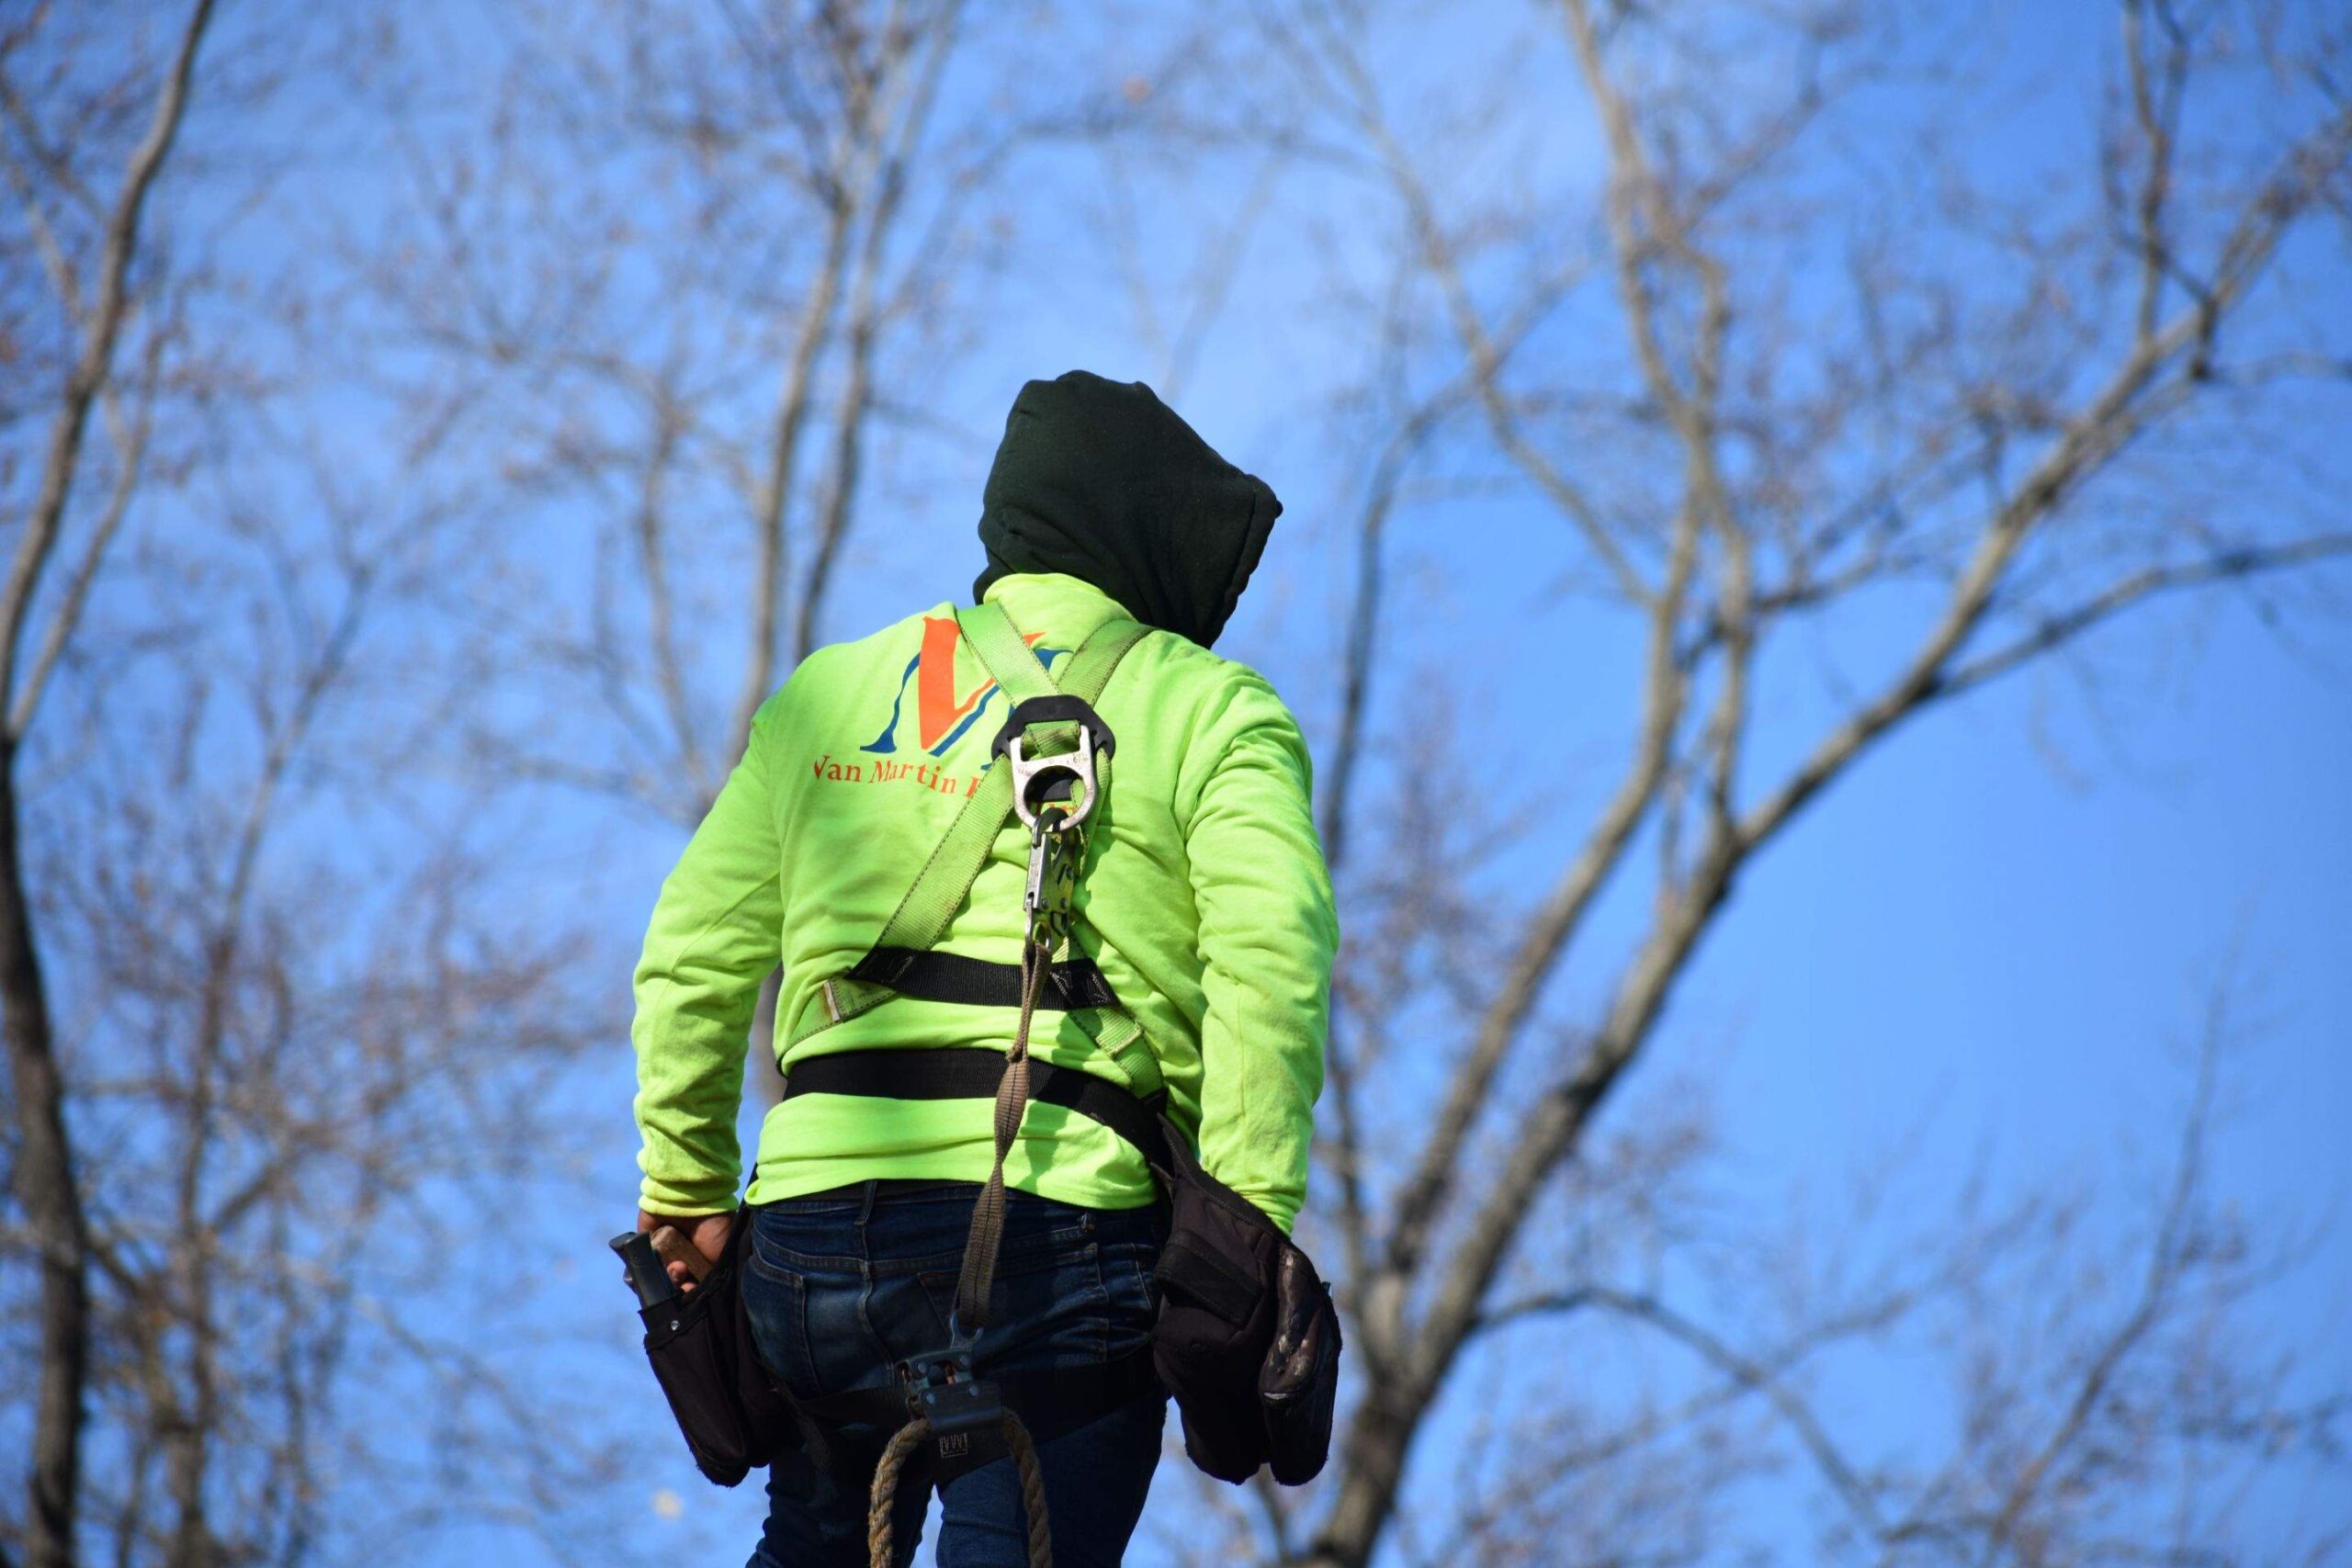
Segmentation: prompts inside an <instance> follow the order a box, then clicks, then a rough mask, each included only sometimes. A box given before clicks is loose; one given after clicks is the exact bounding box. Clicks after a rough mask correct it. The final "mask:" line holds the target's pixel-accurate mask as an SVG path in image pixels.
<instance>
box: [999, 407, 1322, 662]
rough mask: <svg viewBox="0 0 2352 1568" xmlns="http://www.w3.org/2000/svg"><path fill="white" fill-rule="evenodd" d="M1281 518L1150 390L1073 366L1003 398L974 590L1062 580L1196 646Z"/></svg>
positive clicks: (1219, 623)
mask: <svg viewBox="0 0 2352 1568" xmlns="http://www.w3.org/2000/svg"><path fill="white" fill-rule="evenodd" d="M1282 510H1283V503H1282V502H1279V501H1277V500H1275V499H1274V492H1273V491H1272V490H1271V489H1270V488H1268V486H1267V484H1266V482H1265V481H1264V480H1263V479H1259V478H1257V477H1256V476H1255V475H1253V474H1246V473H1243V472H1242V471H1241V470H1240V469H1239V468H1235V467H1234V466H1233V465H1232V464H1230V463H1228V462H1227V461H1226V460H1225V459H1224V458H1222V457H1218V456H1217V455H1216V451H1215V450H1214V449H1213V448H1212V447H1211V446H1209V444H1208V443H1207V442H1205V441H1204V440H1202V439H1201V438H1200V436H1198V435H1197V434H1194V433H1193V427H1192V426H1191V425H1189V424H1186V423H1184V422H1183V421H1182V420H1181V419H1179V418H1177V417H1176V413H1175V411H1174V410H1172V409H1170V408H1169V407H1168V405H1167V404H1165V403H1163V402H1161V401H1160V400H1159V398H1158V397H1156V396H1154V395H1153V393H1152V390H1151V389H1150V388H1149V387H1147V386H1145V385H1144V384H1143V383H1142V382H1140V381H1130V382H1121V381H1106V380H1104V379H1103V378H1102V377H1100V376H1095V375H1091V374H1089V373H1088V372H1086V371H1084V370H1072V371H1070V372H1069V374H1068V375H1065V376H1059V377H1057V378H1054V379H1053V380H1051V381H1032V382H1030V383H1029V384H1028V385H1027V386H1025V387H1023V388H1022V389H1021V395H1020V396H1019V397H1017V398H1015V399H1013V400H1012V412H1011V413H1010V414H1008V415H1007V416H1006V417H1005V422H1004V440H1003V442H1002V444H1001V445H1000V446H998V447H997V449H996V463H995V466H994V467H992V468H989V482H988V488H987V489H986V490H985V491H982V493H981V500H980V543H981V545H982V546H983V547H985V548H986V549H987V551H988V557H989V564H988V569H987V570H984V571H982V572H981V573H980V576H979V581H977V582H975V583H974V584H973V585H972V591H973V592H974V594H975V595H976V596H977V595H984V594H986V593H987V592H988V589H989V583H991V582H994V581H996V580H997V579H998V578H1000V577H1003V576H1006V575H1008V574H1009V573H1012V572H1017V571H1032V572H1048V571H1057V572H1065V573H1067V574H1069V576H1071V577H1075V578H1078V579H1080V580H1081V581H1086V582H1091V583H1092V584H1093V585H1094V586H1095V587H1097V588H1100V589H1101V590H1103V592H1105V593H1107V594H1109V595H1110V596H1111V597H1112V598H1114V599H1115V600H1117V601H1118V602H1119V604H1121V606H1123V607H1124V608H1125V610H1126V612H1127V614H1129V615H1133V616H1135V617H1136V619H1137V620H1139V621H1141V622H1143V623H1144V624H1145V625H1146V626H1158V627H1160V628H1162V629H1164V630H1167V631H1172V632H1178V633H1181V634H1182V635H1183V636H1185V637H1190V638H1192V639H1193V641H1194V642H1196V643H1199V644H1200V645H1201V646H1202V647H1203V648H1207V647H1209V646H1210V645H1212V644H1213V643H1215V642H1216V638H1217V634H1218V633H1219V632H1222V631H1223V630H1224V629H1225V623H1226V621H1227V619H1228V618H1229V617H1230V616H1231V615H1232V614H1233V607H1234V605H1235V604H1238V603H1239V601H1240V598H1241V590H1242V589H1243V587H1245V586H1246V585H1247V584H1248V583H1249V581H1250V572H1251V571H1253V570H1256V569H1257V565H1258V558H1259V557H1260V556H1261V555H1262V554H1263V553H1264V552H1265V548H1266V536H1267V535H1268V534H1269V533H1271V532H1272V529H1273V526H1274V519H1275V518H1277V517H1279V516H1281V515H1282Z"/></svg>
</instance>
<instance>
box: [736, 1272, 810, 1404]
mask: <svg viewBox="0 0 2352 1568" xmlns="http://www.w3.org/2000/svg"><path fill="white" fill-rule="evenodd" d="M745 1258H746V1262H747V1264H748V1267H747V1268H746V1269H744V1271H743V1275H742V1278H741V1282H740V1287H739V1288H740V1289H741V1291H742V1292H743V1312H744V1315H745V1316H746V1317H748V1318H749V1319H750V1320H751V1325H752V1344H753V1346H754V1347H755V1348H757V1349H758V1351H759V1356H760V1361H761V1363H762V1364H763V1365H764V1366H765V1367H766V1368H767V1370H768V1371H770V1372H772V1373H774V1374H775V1380H776V1381H777V1382H780V1383H782V1384H783V1385H784V1388H785V1392H786V1393H789V1394H791V1395H792V1396H793V1397H794V1398H795V1399H811V1398H814V1397H816V1394H817V1392H818V1391H817V1388H816V1382H815V1379H816V1371H815V1367H814V1364H813V1359H812V1358H811V1357H810V1355H809V1287H808V1282H807V1281H806V1280H803V1279H802V1278H801V1277H800V1276H799V1275H798V1274H797V1273H794V1272H792V1271H790V1270H788V1269H778V1268H776V1267H775V1266H774V1265H773V1264H772V1263H770V1262H769V1261H768V1260H767V1259H765V1258H762V1257H760V1256H759V1254H758V1253H757V1251H756V1250H752V1249H746V1253H745Z"/></svg>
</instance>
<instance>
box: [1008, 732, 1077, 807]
mask: <svg viewBox="0 0 2352 1568" xmlns="http://www.w3.org/2000/svg"><path fill="white" fill-rule="evenodd" d="M1021 739H1022V738H1021V737H1020V736H1019V735H1014V736H1013V737H1012V738H1011V739H1009V740H1008V741H1007V742H1006V743H1005V750H1004V760H1005V761H1007V762H1009V763H1011V764H1012V809H1013V813H1014V815H1016V816H1018V817H1019V818H1021V821H1022V825H1023V827H1025V828H1027V829H1029V830H1030V831H1031V832H1033V833H1035V832H1036V831H1037V830H1038V829H1039V828H1040V826H1041V824H1042V823H1043V821H1044V817H1045V810H1046V807H1048V806H1058V807H1061V810H1062V816H1063V818H1064V820H1063V822H1062V824H1061V827H1062V828H1063V829H1069V828H1075V827H1076V826H1078V824H1079V823H1080V822H1083V821H1084V820H1086V818H1088V816H1090V815H1091V813H1092V812H1093V810H1094V794H1095V791H1094V735H1093V732H1092V731H1091V730H1089V729H1086V728H1080V730H1079V732H1078V750H1075V751H1057V752H1055V753H1053V754H1052V755H1051V756H1047V757H1029V756H1024V755H1023V753H1022V749H1021Z"/></svg>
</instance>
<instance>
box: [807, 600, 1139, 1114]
mask: <svg viewBox="0 0 2352 1568" xmlns="http://www.w3.org/2000/svg"><path fill="white" fill-rule="evenodd" d="M956 622H957V624H958V625H959V626H961V627H962V630H963V636H964V640H965V641H966V642H967V643H968V644H969V645H970V646H971V649H972V652H973V654H974V655H975V656H977V657H978V660H979V661H980V664H981V667H982V668H984V669H985V670H987V671H988V672H989V675H990V676H991V677H992V678H993V679H994V680H995V682H996V683H997V685H998V686H999V687H1000V688H1001V690H1002V692H1003V694H1004V695H1005V696H1006V698H1007V699H1009V701H1011V702H1013V703H1019V702H1023V701H1025V700H1027V699H1028V698H1030V697H1039V696H1048V695H1051V694H1053V693H1054V692H1055V691H1056V690H1057V689H1058V690H1059V691H1060V692H1061V693H1063V694H1066V695H1069V696H1073V697H1078V698H1080V699H1081V700H1083V701H1085V702H1088V703H1091V702H1094V701H1095V700H1096V699H1097V698H1099V697H1101V696H1102V694H1103V687H1105V686H1107V685H1109V684H1110V682H1111V675H1112V672H1113V671H1115V670H1117V669H1118V667H1119V660H1122V659H1124V658H1125V657H1126V653H1127V650H1128V649H1131V648H1133V647H1134V646H1135V645H1136V643H1137V642H1139V641H1141V640H1142V638H1143V637H1144V635H1145V632H1146V630H1147V628H1146V627H1144V626H1138V625H1137V624H1136V623H1135V622H1133V621H1126V620H1112V621H1106V622H1104V623H1103V625H1102V626H1099V627H1097V628H1096V629H1095V632H1094V635H1093V636H1091V637H1088V638H1087V639H1086V641H1085V642H1084V643H1082V644H1081V645H1080V647H1079V649H1078V651H1077V652H1075V653H1073V654H1071V655H1070V658H1069V665H1068V666H1067V667H1066V668H1065V669H1064V671H1063V673H1062V678H1061V680H1060V681H1059V682H1056V681H1055V680H1054V679H1053V678H1052V677H1051V676H1050V675H1048V674H1047V673H1046V667H1045V665H1044V663H1043V662H1042V661H1041V660H1039V659H1038V658H1037V655H1036V653H1035V650H1034V649H1031V648H1030V646H1029V645H1028V643H1026V642H1025V641H1023V639H1022V636H1021V633H1020V631H1019V630H1018V629H1017V628H1016V627H1015V626H1013V624H1012V617H1010V616H1008V615H1006V614H1005V613H1004V611H1003V609H1002V607H1001V606H1000V605H996V604H980V605H978V606H976V607H974V608H972V609H968V610H958V611H957V612H956ZM1077 738H1078V731H1077V727H1076V726H1074V725H1054V726H1051V727H1049V728H1044V729H1041V730H1040V731H1039V733H1038V735H1037V736H1036V738H1035V739H1036V747H1037V750H1040V751H1052V750H1065V749H1067V748H1069V746H1071V745H1074V744H1075V743H1076V741H1077ZM1011 819H1012V770H1011V769H1010V768H1006V767H1002V766H995V767H991V768H989V771H988V772H987V773H985V774H983V775H982V776H981V779H980V787H979V789H978V792H977V793H975V794H973V795H970V796H969V797H968V798H967V799H966V800H965V802H964V807H963V809H962V810H960V811H958V812H957V813H956V820H955V821H954V822H952V823H950V824H949V825H948V828H947V836H946V837H945V838H944V839H942V840H940V841H939V847H938V848H936V849H934V850H933V851H932V852H931V858H930V859H929V860H927V861H925V862H924V863H923V868H922V871H921V872H919V873H918V874H916V876H915V879H914V882H913V884H912V885H911V886H909V887H908V889H907V891H906V895H905V897H902V898H900V899H899V907H898V908H897V909H896V910H895V911H893V912H892V914H891V916H890V919H889V922H888V924H887V925H885V926H884V927H883V928H882V936H881V938H880V940H879V941H877V942H876V943H875V944H874V945H875V948H876V950H879V949H883V948H898V949H903V950H907V951H910V952H916V953H922V952H927V951H928V950H930V949H931V948H932V947H933V946H935V945H936V944H937V943H938V942H939V939H940V938H941V937H942V936H944V934H946V931H947V927H948V923H949V922H950V921H952V920H953V919H955V918H956V911H957V910H958V909H961V908H963V907H964V900H965V899H967V898H968V897H971V894H972V884H973V883H975V882H977V881H978V880H979V875H980V873H981V871H982V870H983V869H985V868H986V867H987V865H988V863H989V855H990V854H991V853H993V852H994V851H995V848H996V840H997V835H998V834H999V833H1001V832H1002V831H1003V830H1004V826H1005V824H1006V823H1007V822H1008V821H1010V820H1011ZM895 994H896V993H894V992H893V991H892V990H891V989H890V987H888V986H883V985H876V984H874V983H872V982H870V981H866V980H862V979H859V978H857V977H856V972H855V971H854V970H853V971H852V972H851V973H850V974H848V975H843V976H836V977H834V978H833V979H831V980H828V981H826V982H825V983H824V984H823V986H822V987H820V991H819V995H818V998H817V1001H816V1002H815V1003H812V1004H811V1005H809V1006H808V1007H807V1008H805V1009H804V1010H802V1012H801V1016H800V1020H799V1021H798V1023H797V1024H796V1025H795V1026H794V1029H793V1032H792V1038H791V1040H790V1041H789V1042H788V1043H787V1045H786V1049H789V1048H790V1047H791V1046H793V1045H797V1044H799V1043H801V1042H802V1041H804V1040H806V1039H808V1038H809V1036H810V1035H812V1034H816V1033H818V1032H820V1031H822V1030H826V1029H830V1028H831V1027H832V1026H833V1025H834V1024H836V1023H840V1022H842V1021H846V1020H848V1019H853V1018H855V1017H856V1016H857V1015H858V1014H860V1013H862V1012H865V1011H867V1010H870V1009H872V1008H875V1007H876V1006H878V1005H880V1004H881V1003H883V1002H885V1001H888V1000H889V998H891V997H892V996H893V995H895ZM1118 1016H1119V1017H1122V1018H1124V1016H1125V1015H1124V1013H1123V1012H1122V1013H1120V1014H1119V1015H1118ZM1090 1024H1091V1026H1090ZM1080 1027H1081V1028H1082V1029H1084V1030H1085V1032H1087V1034H1088V1035H1089V1036H1090V1037H1091V1038H1093V1039H1094V1040H1095V1041H1096V1042H1097V1043H1098V1045H1100V1047H1101V1048H1102V1050H1103V1054H1104V1055H1106V1056H1107V1057H1109V1058H1111V1059H1112V1060H1113V1062H1114V1064H1115V1065H1116V1066H1118V1068H1119V1070H1120V1071H1121V1072H1122V1073H1123V1074H1130V1073H1132V1072H1133V1071H1134V1068H1135V1065H1136V1064H1135V1062H1134V1060H1133V1057H1134V1047H1135V1046H1136V1044H1137V1043H1140V1041H1141V1037H1142V1031H1141V1030H1140V1028H1138V1027H1137V1026H1136V1024H1135V1023H1134V1021H1133V1020H1132V1019H1127V1020H1126V1021H1125V1027H1124V1028H1123V1027H1121V1026H1120V1025H1119V1024H1118V1023H1117V1022H1115V1021H1112V1020H1111V1019H1110V1018H1107V1017H1106V1018H1105V1019H1103V1020H1102V1021H1088V1020H1081V1021H1080ZM1130 1087H1131V1088H1132V1087H1136V1086H1135V1085H1132V1084H1131V1085H1130Z"/></svg>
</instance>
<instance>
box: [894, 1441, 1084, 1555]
mask: <svg viewBox="0 0 2352 1568" xmlns="http://www.w3.org/2000/svg"><path fill="white" fill-rule="evenodd" d="M930 1436H931V1423H930V1422H928V1421H926V1420H924V1419H923V1418H922V1416H916V1417H915V1418H914V1419H913V1420H911V1421H910V1422H908V1423H907V1424H906V1425H905V1426H903V1427H899V1430H898V1432H897V1433H896V1434H895V1435H894V1436H893V1437H892V1438H890V1446H889V1447H888V1448H887V1449H884V1450H882V1462H881V1463H880V1464H877V1465H876V1466H875V1467H874V1491H873V1494H872V1496H871V1499H870V1501H869V1502H868V1503H867V1505H866V1509H865V1551H866V1561H867V1562H868V1564H869V1568H897V1564H898V1560H897V1557H896V1555H895V1553H894V1552H893V1551H892V1545H893V1543H892V1540H891V1535H892V1530H891V1528H890V1516H891V1515H892V1514H893V1513H895V1512H896V1511H897V1508H898V1503H899V1472H901V1471H903V1470H905V1469H906V1467H907V1461H908V1460H909V1459H910V1458H911V1457H912V1456H913V1454H914V1452H915V1450H917V1449H920V1448H922V1444H923V1439H924V1438H928V1437H930ZM1004 1446H1005V1447H1006V1448H1008V1449H1011V1450H1012V1462H1013V1463H1014V1464H1016V1465H1018V1466H1020V1468H1021V1506H1022V1511H1023V1513H1025V1514H1026V1515H1027V1516H1028V1519H1029V1568H1054V1531H1053V1525H1052V1523H1051V1521H1050V1520H1048V1519H1047V1517H1046V1472H1045V1468H1044V1467H1043V1466H1042V1465H1040V1464H1039V1463H1038V1462H1037V1445H1036V1444H1035V1442H1033V1441H1031V1440H1030V1438H1029V1428H1028V1427H1024V1426H1023V1425H1022V1424H1021V1417H1020V1416H1015V1415H1014V1414H1013V1413H1012V1411H1010V1410H1008V1411H1006V1412H1005V1413H1004Z"/></svg>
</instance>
